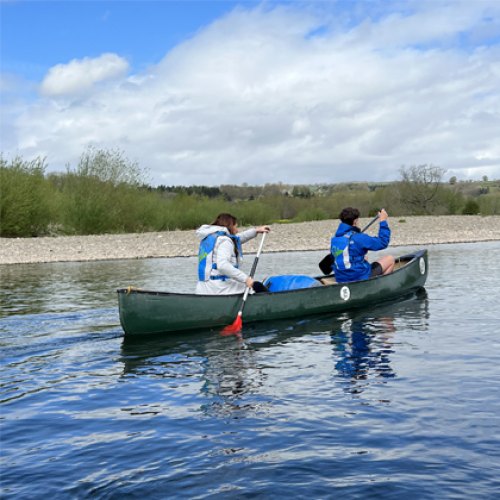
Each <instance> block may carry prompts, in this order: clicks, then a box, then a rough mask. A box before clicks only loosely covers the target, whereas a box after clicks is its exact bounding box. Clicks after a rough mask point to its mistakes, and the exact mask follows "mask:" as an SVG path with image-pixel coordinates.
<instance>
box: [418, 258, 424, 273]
mask: <svg viewBox="0 0 500 500" xmlns="http://www.w3.org/2000/svg"><path fill="white" fill-rule="evenodd" d="M418 265H419V267H420V274H425V260H424V258H423V257H420V260H419V262H418Z"/></svg>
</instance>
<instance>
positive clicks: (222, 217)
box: [212, 213, 238, 234]
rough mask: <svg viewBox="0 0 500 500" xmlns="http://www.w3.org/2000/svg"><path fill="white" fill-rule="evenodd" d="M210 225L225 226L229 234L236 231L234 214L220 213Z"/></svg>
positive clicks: (236, 221)
mask: <svg viewBox="0 0 500 500" xmlns="http://www.w3.org/2000/svg"><path fill="white" fill-rule="evenodd" d="M212 226H222V227H227V229H228V230H229V232H230V233H231V234H236V233H237V232H238V227H237V226H238V219H237V218H236V217H235V216H234V215H231V214H225V213H222V214H219V215H218V216H217V218H216V219H215V220H214V221H213V222H212Z"/></svg>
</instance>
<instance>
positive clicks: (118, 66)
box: [40, 54, 129, 96]
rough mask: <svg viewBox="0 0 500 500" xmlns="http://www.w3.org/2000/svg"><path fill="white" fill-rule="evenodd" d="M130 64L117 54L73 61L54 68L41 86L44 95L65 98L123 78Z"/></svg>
mask: <svg viewBox="0 0 500 500" xmlns="http://www.w3.org/2000/svg"><path fill="white" fill-rule="evenodd" d="M128 68H129V65H128V62H127V61H126V60H125V59H123V58H122V57H120V56H118V55H116V54H102V55H101V56H100V57H96V58H94V59H92V58H89V57H85V58H84V59H73V60H72V61H70V62H69V63H68V64H58V65H57V66H54V67H52V68H51V69H50V70H49V72H48V73H47V75H46V76H45V78H44V79H43V82H42V84H41V86H40V91H41V93H42V94H44V95H47V96H64V95H67V94H79V93H81V92H86V91H89V90H90V89H91V88H92V86H93V85H95V84H96V83H99V82H103V81H106V80H111V79H115V78H118V77H122V76H123V75H124V74H125V73H126V72H127V71H128Z"/></svg>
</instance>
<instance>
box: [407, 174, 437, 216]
mask: <svg viewBox="0 0 500 500" xmlns="http://www.w3.org/2000/svg"><path fill="white" fill-rule="evenodd" d="M399 172H400V174H401V182H400V183H399V185H398V190H399V195H400V201H401V203H402V205H403V206H405V207H406V208H407V209H408V210H409V211H410V213H414V214H417V215H421V214H430V213H433V211H434V210H435V209H436V207H437V205H439V197H438V194H439V191H440V190H441V189H442V186H441V181H442V179H443V175H444V174H445V172H446V170H445V169H443V168H440V167H435V166H433V165H413V166H411V167H401V168H400V169H399Z"/></svg>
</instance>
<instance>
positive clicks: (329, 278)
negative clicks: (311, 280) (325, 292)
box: [319, 276, 337, 285]
mask: <svg viewBox="0 0 500 500" xmlns="http://www.w3.org/2000/svg"><path fill="white" fill-rule="evenodd" d="M319 281H320V282H321V283H323V285H335V283H337V282H336V281H335V277H333V276H326V277H325V278H319Z"/></svg>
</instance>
